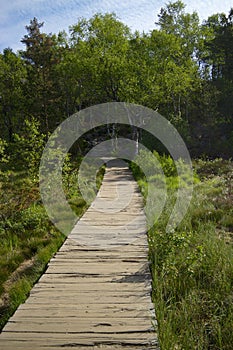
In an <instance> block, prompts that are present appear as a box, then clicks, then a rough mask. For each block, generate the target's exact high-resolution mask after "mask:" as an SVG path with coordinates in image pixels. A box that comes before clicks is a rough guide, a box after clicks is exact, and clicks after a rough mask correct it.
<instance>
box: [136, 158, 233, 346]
mask: <svg viewBox="0 0 233 350" xmlns="http://www.w3.org/2000/svg"><path fill="white" fill-rule="evenodd" d="M155 154H156V153H155ZM156 155H157V157H159V156H158V154H156ZM159 158H160V162H161V164H162V165H163V170H164V173H165V175H169V177H168V178H167V180H166V183H167V189H168V199H169V200H168V201H167V205H166V207H165V210H164V212H163V214H162V216H161V217H160V219H159V221H158V222H157V223H155V225H154V226H153V228H152V229H150V231H149V237H148V239H149V248H150V260H151V272H152V277H153V301H154V305H155V311H156V316H157V320H158V331H159V332H158V333H159V340H160V345H161V349H162V350H170V349H180V350H181V349H185V350H186V349H190V350H191V349H192V350H193V349H202V350H207V349H214V350H217V349H218V350H219V349H222V350H223V349H224V350H227V349H229V350H230V349H231V348H232V344H233V333H232V329H233V206H232V204H233V189H232V178H233V162H232V161H226V160H222V159H216V160H212V161H205V160H196V161H194V162H193V164H194V169H195V173H196V175H195V181H194V182H195V187H194V192H193V198H192V202H191V206H190V208H189V210H188V213H187V215H186V216H185V218H184V219H183V221H182V223H181V224H180V225H179V227H178V228H177V229H176V230H175V231H174V232H172V233H166V231H165V228H166V224H167V220H168V217H169V213H170V212H171V209H172V207H173V205H172V203H174V200H175V194H176V188H177V176H176V172H175V167H174V163H173V162H172V160H171V158H169V157H168V158H166V157H159ZM145 164H147V166H148V167H149V166H150V164H149V160H145ZM131 168H132V170H133V173H134V176H135V178H136V179H137V181H138V183H139V185H140V187H141V190H142V193H144V195H145V196H146V193H147V182H146V179H145V177H144V175H143V173H142V172H141V171H140V170H139V169H138V168H137V166H135V164H133V165H132V166H131ZM154 180H155V179H153V181H154ZM158 183H159V182H158ZM155 202H156V199H155Z"/></svg>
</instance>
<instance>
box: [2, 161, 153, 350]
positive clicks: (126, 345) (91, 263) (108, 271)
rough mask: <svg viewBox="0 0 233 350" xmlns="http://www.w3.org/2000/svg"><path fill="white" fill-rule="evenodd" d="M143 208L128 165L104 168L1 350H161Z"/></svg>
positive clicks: (13, 321) (6, 333) (11, 324)
mask: <svg viewBox="0 0 233 350" xmlns="http://www.w3.org/2000/svg"><path fill="white" fill-rule="evenodd" d="M126 201H127V202H128V204H127V205H126V207H124V205H125V202H126ZM142 204H143V202H142V197H141V195H140V193H139V191H138V188H137V185H136V183H135V181H134V180H133V178H132V175H131V173H130V171H129V169H128V168H127V166H126V164H125V163H123V162H119V161H118V162H115V163H112V165H111V166H109V167H107V169H106V174H105V176H104V180H103V184H102V186H101V190H100V191H99V193H98V195H97V197H96V199H95V201H94V202H93V204H92V205H91V207H90V208H89V210H88V211H87V212H86V213H85V215H84V216H83V217H82V218H81V220H79V222H78V223H77V224H76V226H75V227H74V229H73V230H72V232H71V234H70V235H69V237H68V238H67V240H66V241H65V243H64V244H63V246H62V247H61V249H60V250H59V251H58V252H57V254H56V255H55V257H54V258H53V259H51V261H50V263H49V265H48V268H47V270H46V272H45V273H44V275H43V276H42V277H41V278H40V280H39V282H38V283H37V284H36V285H35V286H34V287H33V289H32V291H31V293H30V296H29V298H28V299H27V301H26V302H25V303H24V304H22V305H21V306H20V307H19V308H18V310H17V311H16V312H15V314H14V315H13V317H11V319H10V320H9V321H8V323H7V324H6V326H5V327H4V329H3V331H2V333H1V336H0V349H4V350H5V349H6V350H13V349H14V350H17V349H26V350H27V349H28V350H29V349H30V350H31V349H36V350H37V349H47V350H48V349H53V350H56V349H64V350H65V349H71V348H72V349H80V350H82V349H88V348H92V349H104V350H107V349H112V350H113V349H116V350H117V349H119V350H120V349H122V350H123V349H124V350H127V349H128V350H129V349H130V350H137V349H138V350H139V349H140V350H143V349H150V350H152V349H158V342H157V335H156V330H155V328H156V327H155V323H156V320H155V316H154V308H153V304H152V302H151V296H150V293H151V276H150V271H149V265H148V260H147V253H148V251H147V249H148V246H147V236H146V223H145V216H144V212H143V210H142ZM109 208H110V209H111V210H109ZM99 210H101V211H99Z"/></svg>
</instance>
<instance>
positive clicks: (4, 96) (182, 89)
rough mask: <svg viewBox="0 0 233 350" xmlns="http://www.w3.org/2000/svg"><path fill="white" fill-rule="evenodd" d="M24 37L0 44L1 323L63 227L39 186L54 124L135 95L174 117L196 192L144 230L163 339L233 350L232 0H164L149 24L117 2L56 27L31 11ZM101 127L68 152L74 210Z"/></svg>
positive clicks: (167, 348) (165, 349) (81, 206)
mask: <svg viewBox="0 0 233 350" xmlns="http://www.w3.org/2000/svg"><path fill="white" fill-rule="evenodd" d="M21 42H22V43H23V45H24V49H22V50H20V51H18V52H14V51H13V50H12V49H11V48H9V47H8V48H5V49H4V50H3V52H2V53H0V130H1V131H0V190H1V197H0V236H1V242H0V326H1V327H3V325H4V324H5V322H6V321H7V319H8V318H9V316H10V315H12V313H13V312H14V310H15V309H16V307H17V306H18V305H19V304H20V303H21V302H22V301H24V300H25V298H26V296H27V295H28V293H29V291H30V289H31V287H32V285H33V284H34V283H35V282H36V281H37V279H38V277H39V276H40V275H41V273H42V272H43V271H44V269H45V266H46V263H47V262H48V260H49V259H50V258H51V256H52V255H53V254H54V253H55V252H56V251H57V249H58V248H59V246H60V245H61V244H62V242H63V241H64V239H65V237H64V236H63V235H62V233H60V232H59V231H58V230H56V228H55V227H54V226H53V224H52V223H51V222H50V221H49V219H48V217H47V216H46V212H45V209H44V207H43V205H42V201H41V198H40V193H39V176H38V171H39V164H40V159H41V155H42V152H43V149H44V147H45V144H46V142H47V140H48V138H49V136H50V135H51V134H52V133H53V131H54V130H55V129H56V128H57V126H58V125H59V124H60V123H61V122H62V121H64V120H65V119H67V118H68V117H69V116H71V115H73V114H74V113H76V112H78V111H81V110H83V109H85V108H87V107H90V106H94V105H97V104H101V103H106V102H128V103H134V104H138V105H143V106H145V107H149V108H151V109H153V110H155V111H157V112H159V113H160V114H161V115H162V116H164V117H165V118H166V119H167V120H169V121H170V122H171V123H172V124H173V125H174V126H175V127H176V128H177V130H178V131H179V133H180V135H181V136H182V138H183V139H184V141H185V143H186V145H187V148H188V150H189V152H190V155H191V157H192V159H193V167H194V173H195V176H194V182H195V189H194V195H193V200H192V204H191V207H190V209H189V212H188V214H187V216H186V217H185V219H184V221H183V222H182V223H181V225H180V226H179V227H178V228H177V230H176V232H175V234H174V235H173V236H169V235H165V234H164V230H165V227H166V222H167V214H166V213H165V214H164V215H163V216H162V217H161V219H160V220H159V222H157V223H155V225H154V227H153V228H152V229H151V230H150V232H149V237H150V240H149V242H150V259H151V261H152V277H153V284H154V292H153V298H154V303H155V306H156V315H157V318H158V328H159V341H160V344H161V350H171V349H180V350H182V349H204V350H205V349H206V350H207V349H214V350H217V349H224V350H227V349H229V350H230V349H231V346H232V343H233V338H232V337H233V335H232V327H233V303H232V300H233V294H232V290H233V258H232V257H233V255H232V254H233V246H232V242H233V233H232V232H233V219H232V218H233V212H232V202H233V188H232V178H233V164H232V159H231V158H232V146H233V8H232V9H229V13H228V14H224V13H216V14H213V15H212V16H210V17H209V18H207V19H205V20H204V21H202V22H201V21H200V19H199V16H198V13H196V12H193V13H188V12H186V6H185V4H184V3H183V2H182V1H180V0H178V1H175V2H169V3H168V4H167V5H166V6H164V7H163V8H161V10H160V12H159V14H158V15H157V18H156V14H155V25H154V30H152V31H150V32H149V33H144V32H143V33H140V32H139V31H136V32H132V31H131V30H130V28H129V27H128V26H127V25H125V24H124V23H123V22H122V21H120V20H119V19H118V17H117V16H116V15H115V14H114V13H106V14H102V13H97V14H95V15H94V16H93V17H92V18H90V19H85V18H80V19H79V20H78V21H77V23H76V24H74V25H72V26H71V27H70V29H69V32H68V33H67V32H65V31H64V30H62V28H61V31H60V32H59V33H58V34H53V33H50V34H46V33H45V32H43V22H40V20H39V19H37V18H33V19H32V20H31V21H30V23H29V24H28V25H27V26H26V28H25V35H24V37H23V38H22V40H21ZM103 132H104V129H102V133H103ZM106 137H109V138H110V135H107V136H106V135H104V136H103V135H101V130H93V131H92V133H91V134H89V135H85V137H83V138H82V139H81V140H79V141H78V144H77V147H74V149H72V150H71V152H70V154H69V155H68V156H67V160H66V162H65V164H64V167H63V177H64V178H63V180H64V191H65V193H66V195H67V198H68V200H69V204H70V206H71V207H72V209H73V210H74V211H75V212H76V213H77V215H79V216H81V215H82V213H83V212H84V211H85V210H86V208H87V204H86V203H85V201H84V200H83V198H82V196H81V194H80V192H79V190H78V188H77V187H76V183H77V177H78V167H79V164H80V162H81V160H82V158H83V157H84V155H85V153H86V152H87V150H89V149H90V148H91V146H92V142H93V139H95V140H96V142H98V138H99V141H101V140H102V139H103V138H105V139H106ZM142 137H144V138H147V135H145V134H144V135H142ZM146 143H147V145H148V147H149V148H150V150H151V151H152V152H154V154H156V156H157V157H158V159H159V160H160V162H161V164H162V167H163V169H164V173H165V175H166V176H167V178H168V180H167V186H168V188H169V196H170V198H171V203H172V202H174V198H175V192H176V190H177V173H176V171H175V168H174V167H175V165H174V162H173V161H172V159H171V158H170V157H169V156H168V155H165V154H163V150H161V149H160V147H158V148H157V147H156V142H155V140H154V139H153V138H152V139H150V137H149V136H148V139H147V140H146ZM145 162H146V160H145ZM147 165H148V166H150V165H149V160H148V164H147ZM131 169H132V171H133V174H134V176H135V179H136V180H137V181H138V184H139V187H140V189H141V191H142V193H143V194H144V195H145V193H146V186H147V185H146V179H145V178H144V174H143V173H142V172H141V171H140V169H138V168H137V167H136V166H135V165H134V164H131ZM103 172H104V170H103V169H100V171H99V173H98V176H97V182H98V186H100V184H101V179H102V177H103ZM155 205H156V203H155ZM169 205H171V204H168V208H167V209H166V210H167V211H169V210H170V209H169Z"/></svg>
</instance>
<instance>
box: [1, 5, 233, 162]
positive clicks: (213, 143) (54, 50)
mask: <svg viewBox="0 0 233 350" xmlns="http://www.w3.org/2000/svg"><path fill="white" fill-rule="evenodd" d="M61 29H62V28H61ZM22 43H23V44H24V45H25V48H24V50H21V51H19V52H17V53H14V52H13V51H12V50H11V49H9V48H8V49H5V50H4V52H3V53H1V54H0V78H1V79H0V127H1V138H2V139H4V140H5V141H6V142H14V137H13V135H14V133H18V134H20V133H21V132H22V130H24V128H25V124H24V121H25V120H36V121H38V122H39V125H40V126H39V128H40V132H41V133H42V134H45V135H47V137H48V135H49V133H51V132H52V131H53V130H54V129H55V128H56V126H57V125H58V124H59V123H60V122H61V121H62V120H64V119H65V118H67V117H69V116H70V115H72V114H73V113H75V112H77V111H79V110H80V109H83V108H86V107H88V106H91V105H94V104H98V103H103V102H110V101H126V102H132V103H138V104H142V105H144V106H148V107H150V108H153V109H156V110H157V111H158V112H159V113H160V114H162V115H164V116H165V117H166V118H167V119H169V120H170V121H171V122H172V123H174V124H175V126H176V127H177V128H178V130H179V131H180V132H181V134H182V136H183V137H184V138H185V140H186V142H187V143H188V147H189V149H190V151H191V153H192V154H193V155H194V156H197V155H200V154H206V155H209V156H226V157H230V156H231V144H232V141H233V131H232V130H233V9H230V11H229V14H228V15H226V14H213V15H212V16H211V17H209V18H208V19H206V20H205V21H204V22H203V23H200V20H199V17H198V14H197V13H196V12H193V13H187V12H186V10H185V4H184V3H183V2H182V1H180V0H178V1H176V2H169V3H168V4H167V5H166V6H165V7H163V8H161V10H160V13H159V14H158V20H157V21H156V18H155V28H154V30H152V31H151V32H149V33H139V32H138V31H136V32H135V33H133V32H132V31H131V30H130V29H129V27H127V26H126V25H125V24H124V23H122V22H121V21H120V20H119V19H118V18H117V16H116V15H115V14H114V13H106V14H101V13H97V14H96V15H94V16H93V17H92V18H90V19H83V18H82V19H79V20H78V22H77V23H76V24H74V25H73V26H71V27H70V30H69V33H66V32H64V31H61V32H60V33H59V34H58V35H55V34H46V33H44V32H43V22H39V20H38V19H37V18H34V19H32V20H31V21H30V24H29V25H28V26H26V34H25V35H24V37H23V38H22ZM216 135H217V138H216Z"/></svg>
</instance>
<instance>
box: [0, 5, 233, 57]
mask: <svg viewBox="0 0 233 350" xmlns="http://www.w3.org/2000/svg"><path fill="white" fill-rule="evenodd" d="M167 2H168V0H167V1H164V0H123V1H121V2H119V1H118V2H116V0H115V1H114V0H86V1H85V0H0V51H1V52H2V50H3V49H4V48H6V47H11V48H12V49H13V50H14V51H17V50H18V49H22V48H23V46H22V44H21V43H20V40H21V38H22V37H23V36H24V34H26V30H25V26H26V25H28V24H29V22H30V20H31V19H32V18H33V17H37V18H38V20H39V21H40V22H45V24H44V27H43V31H45V32H46V33H58V32H59V31H61V30H66V31H68V28H69V26H70V25H73V24H75V23H76V22H77V21H78V18H80V17H85V18H90V17H91V16H93V15H94V14H95V13H96V12H102V13H105V12H115V13H116V14H117V16H118V18H119V19H120V20H121V21H122V22H124V23H125V24H127V25H128V26H129V27H130V28H131V29H132V30H133V31H134V30H139V31H141V32H142V31H143V30H144V31H145V32H149V31H150V30H152V29H153V28H155V25H154V22H155V21H156V20H157V15H158V13H159V10H160V8H161V7H162V6H164V5H165V3H167ZM184 3H185V4H186V5H187V6H186V11H188V12H192V11H194V10H196V11H197V12H198V14H199V16H200V19H201V20H203V19H206V18H208V16H209V15H211V14H214V13H217V12H225V13H228V12H229V10H230V8H231V7H233V3H232V0H206V1H204V0H186V1H185V0H184Z"/></svg>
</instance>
